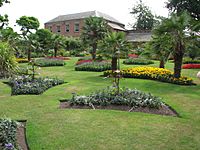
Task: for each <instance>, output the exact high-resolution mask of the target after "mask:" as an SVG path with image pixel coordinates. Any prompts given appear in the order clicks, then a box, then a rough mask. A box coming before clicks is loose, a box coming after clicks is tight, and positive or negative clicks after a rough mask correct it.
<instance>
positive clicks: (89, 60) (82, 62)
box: [76, 59, 92, 65]
mask: <svg viewBox="0 0 200 150" xmlns="http://www.w3.org/2000/svg"><path fill="white" fill-rule="evenodd" d="M87 62H92V60H91V59H88V60H79V61H78V62H77V63H76V65H80V64H84V63H87Z"/></svg>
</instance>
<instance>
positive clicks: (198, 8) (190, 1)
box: [167, 0, 200, 20]
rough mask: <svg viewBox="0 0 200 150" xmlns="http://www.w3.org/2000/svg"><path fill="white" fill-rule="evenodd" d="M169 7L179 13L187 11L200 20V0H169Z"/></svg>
mask: <svg viewBox="0 0 200 150" xmlns="http://www.w3.org/2000/svg"><path fill="white" fill-rule="evenodd" d="M167 8H169V10H171V11H172V12H175V13H177V14H181V13H182V12H183V11H187V12H188V13H189V14H190V15H191V16H192V17H193V18H194V19H195V20H200V2H199V0H168V2H167Z"/></svg>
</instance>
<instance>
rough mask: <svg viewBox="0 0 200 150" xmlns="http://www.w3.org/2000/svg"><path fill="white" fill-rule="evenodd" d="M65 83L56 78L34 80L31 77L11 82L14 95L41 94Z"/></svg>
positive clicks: (20, 77)
mask: <svg viewBox="0 0 200 150" xmlns="http://www.w3.org/2000/svg"><path fill="white" fill-rule="evenodd" d="M63 83H64V81H63V80H60V79H56V78H48V77H46V78H36V79H34V80H32V78H31V77H30V76H17V77H13V78H11V79H10V81H9V85H10V86H11V91H12V95H25V94H35V95H38V94H41V93H43V92H44V91H46V90H47V89H49V88H51V87H53V86H56V85H59V84H63Z"/></svg>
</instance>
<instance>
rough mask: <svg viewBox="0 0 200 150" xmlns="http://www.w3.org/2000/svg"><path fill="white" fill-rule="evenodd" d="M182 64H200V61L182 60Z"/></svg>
mask: <svg viewBox="0 0 200 150" xmlns="http://www.w3.org/2000/svg"><path fill="white" fill-rule="evenodd" d="M183 64H200V60H184V61H183Z"/></svg>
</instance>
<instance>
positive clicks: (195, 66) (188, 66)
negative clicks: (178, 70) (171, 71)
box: [182, 63, 200, 69]
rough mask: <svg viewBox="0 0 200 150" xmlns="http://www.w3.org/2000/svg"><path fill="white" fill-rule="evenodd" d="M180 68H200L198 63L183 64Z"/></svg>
mask: <svg viewBox="0 0 200 150" xmlns="http://www.w3.org/2000/svg"><path fill="white" fill-rule="evenodd" d="M182 68H183V69H200V63H199V64H184V65H183V66H182Z"/></svg>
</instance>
